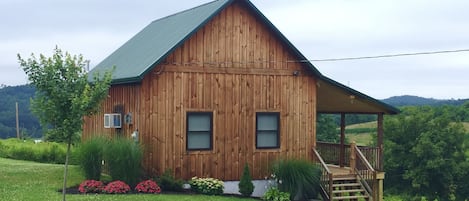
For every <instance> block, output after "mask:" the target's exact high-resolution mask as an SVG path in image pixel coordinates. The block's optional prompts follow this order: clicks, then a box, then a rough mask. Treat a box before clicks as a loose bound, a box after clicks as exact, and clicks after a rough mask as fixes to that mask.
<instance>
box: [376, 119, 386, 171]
mask: <svg viewBox="0 0 469 201" xmlns="http://www.w3.org/2000/svg"><path fill="white" fill-rule="evenodd" d="M383 134H384V128H383V113H379V114H378V142H377V145H378V161H377V162H378V168H379V171H384V167H383V162H384V160H383V149H384V146H383V144H384V143H383Z"/></svg>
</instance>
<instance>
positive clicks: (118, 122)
mask: <svg viewBox="0 0 469 201" xmlns="http://www.w3.org/2000/svg"><path fill="white" fill-rule="evenodd" d="M104 128H122V115H121V114H119V113H111V114H104Z"/></svg>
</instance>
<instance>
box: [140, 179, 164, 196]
mask: <svg viewBox="0 0 469 201" xmlns="http://www.w3.org/2000/svg"><path fill="white" fill-rule="evenodd" d="M135 191H137V192H139V193H154V194H158V193H161V188H160V187H159V186H158V184H156V182H154V181H152V180H145V181H142V182H140V183H138V184H137V186H136V187H135Z"/></svg>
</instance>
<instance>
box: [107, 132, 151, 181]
mask: <svg viewBox="0 0 469 201" xmlns="http://www.w3.org/2000/svg"><path fill="white" fill-rule="evenodd" d="M142 159H143V148H142V146H141V145H140V144H137V143H135V142H134V141H133V140H131V139H127V138H124V137H117V138H114V139H112V140H111V141H110V142H109V143H107V145H106V147H105V149H104V160H105V162H106V163H107V165H108V167H109V174H110V175H111V177H112V179H113V180H121V181H124V182H126V183H128V184H129V185H131V186H135V185H136V184H137V182H138V181H139V179H140V176H141V173H142V165H141V164H142Z"/></svg>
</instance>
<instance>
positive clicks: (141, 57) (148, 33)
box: [89, 0, 399, 114]
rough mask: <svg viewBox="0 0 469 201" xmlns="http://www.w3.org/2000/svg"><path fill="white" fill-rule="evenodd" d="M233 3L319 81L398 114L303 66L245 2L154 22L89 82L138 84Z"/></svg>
mask: <svg viewBox="0 0 469 201" xmlns="http://www.w3.org/2000/svg"><path fill="white" fill-rule="evenodd" d="M235 1H238V2H242V3H244V5H245V6H246V8H247V9H250V10H251V11H253V14H254V15H256V16H257V17H258V19H259V20H260V21H262V23H264V24H265V25H267V26H268V27H269V28H270V30H271V31H272V33H273V34H275V35H276V36H277V37H278V38H279V39H280V40H281V41H282V42H283V43H284V44H285V45H287V46H288V48H289V49H290V51H291V52H292V53H293V54H295V55H296V56H297V58H298V60H303V61H306V62H303V65H305V67H307V68H308V69H309V70H311V72H312V73H313V74H315V75H316V76H318V78H319V79H321V80H323V81H325V82H327V83H329V84H331V85H333V86H336V87H338V88H340V89H341V90H343V92H345V93H351V94H353V95H356V96H358V97H361V98H363V99H365V100H368V101H369V102H371V103H372V104H373V105H375V106H377V107H379V108H381V109H383V110H385V111H386V113H391V114H395V113H399V110H398V109H396V108H394V107H392V106H390V105H387V104H385V103H383V102H381V101H378V100H376V99H373V98H371V97H369V96H367V95H365V94H362V93H360V92H358V91H355V90H354V89H352V88H349V87H347V86H345V85H342V84H340V83H338V82H336V81H334V80H332V79H330V78H328V77H326V76H324V75H322V74H321V73H320V72H319V71H318V70H317V69H316V67H314V65H313V64H312V63H310V62H307V58H306V57H305V56H304V55H303V54H302V53H301V52H300V51H299V50H298V49H297V48H296V47H295V46H293V44H292V43H291V42H290V41H289V40H288V39H287V38H286V37H285V36H284V35H283V34H282V33H281V32H280V31H279V30H278V29H277V28H276V27H275V26H274V25H273V24H272V23H271V22H270V21H269V20H268V19H267V18H266V17H265V16H264V15H263V14H262V13H261V12H260V11H259V10H258V9H257V8H256V7H255V6H254V4H252V3H251V2H250V1H249V0H216V1H213V2H210V3H206V4H203V5H200V6H198V7H195V8H192V9H188V10H185V11H182V12H179V13H176V14H173V15H170V16H167V17H164V18H161V19H158V20H155V21H153V22H152V23H151V24H149V25H148V26H146V27H145V28H144V29H143V30H142V31H140V32H139V33H137V34H136V35H135V36H134V37H132V38H131V39H130V40H129V41H127V42H126V43H125V44H124V45H122V46H121V47H119V48H118V49H117V50H116V51H115V52H113V53H112V54H111V55H109V56H108V57H107V58H105V59H104V60H103V61H102V62H101V63H99V64H98V65H97V66H96V67H94V68H93V69H92V70H91V72H90V73H89V80H90V81H92V76H93V74H94V73H96V72H99V73H100V74H101V75H102V74H103V72H104V71H108V70H111V69H112V68H114V67H115V71H113V74H112V76H113V78H112V83H113V84H125V83H136V82H140V81H141V80H142V79H143V77H144V76H145V74H146V73H147V72H149V71H151V70H152V68H153V67H155V66H156V65H157V64H159V63H160V62H161V61H162V60H163V59H164V58H165V57H166V56H167V55H169V54H170V53H171V52H172V51H173V50H175V49H176V48H178V47H179V46H180V45H181V44H183V43H184V42H185V41H186V39H188V38H189V37H191V35H192V34H193V33H195V32H196V31H198V30H199V29H200V28H201V27H203V26H204V25H205V24H206V23H207V22H208V21H210V20H211V19H212V17H214V16H216V15H217V14H218V13H220V12H221V11H222V10H223V9H224V8H225V7H227V6H229V5H230V4H231V3H233V2H235Z"/></svg>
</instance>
